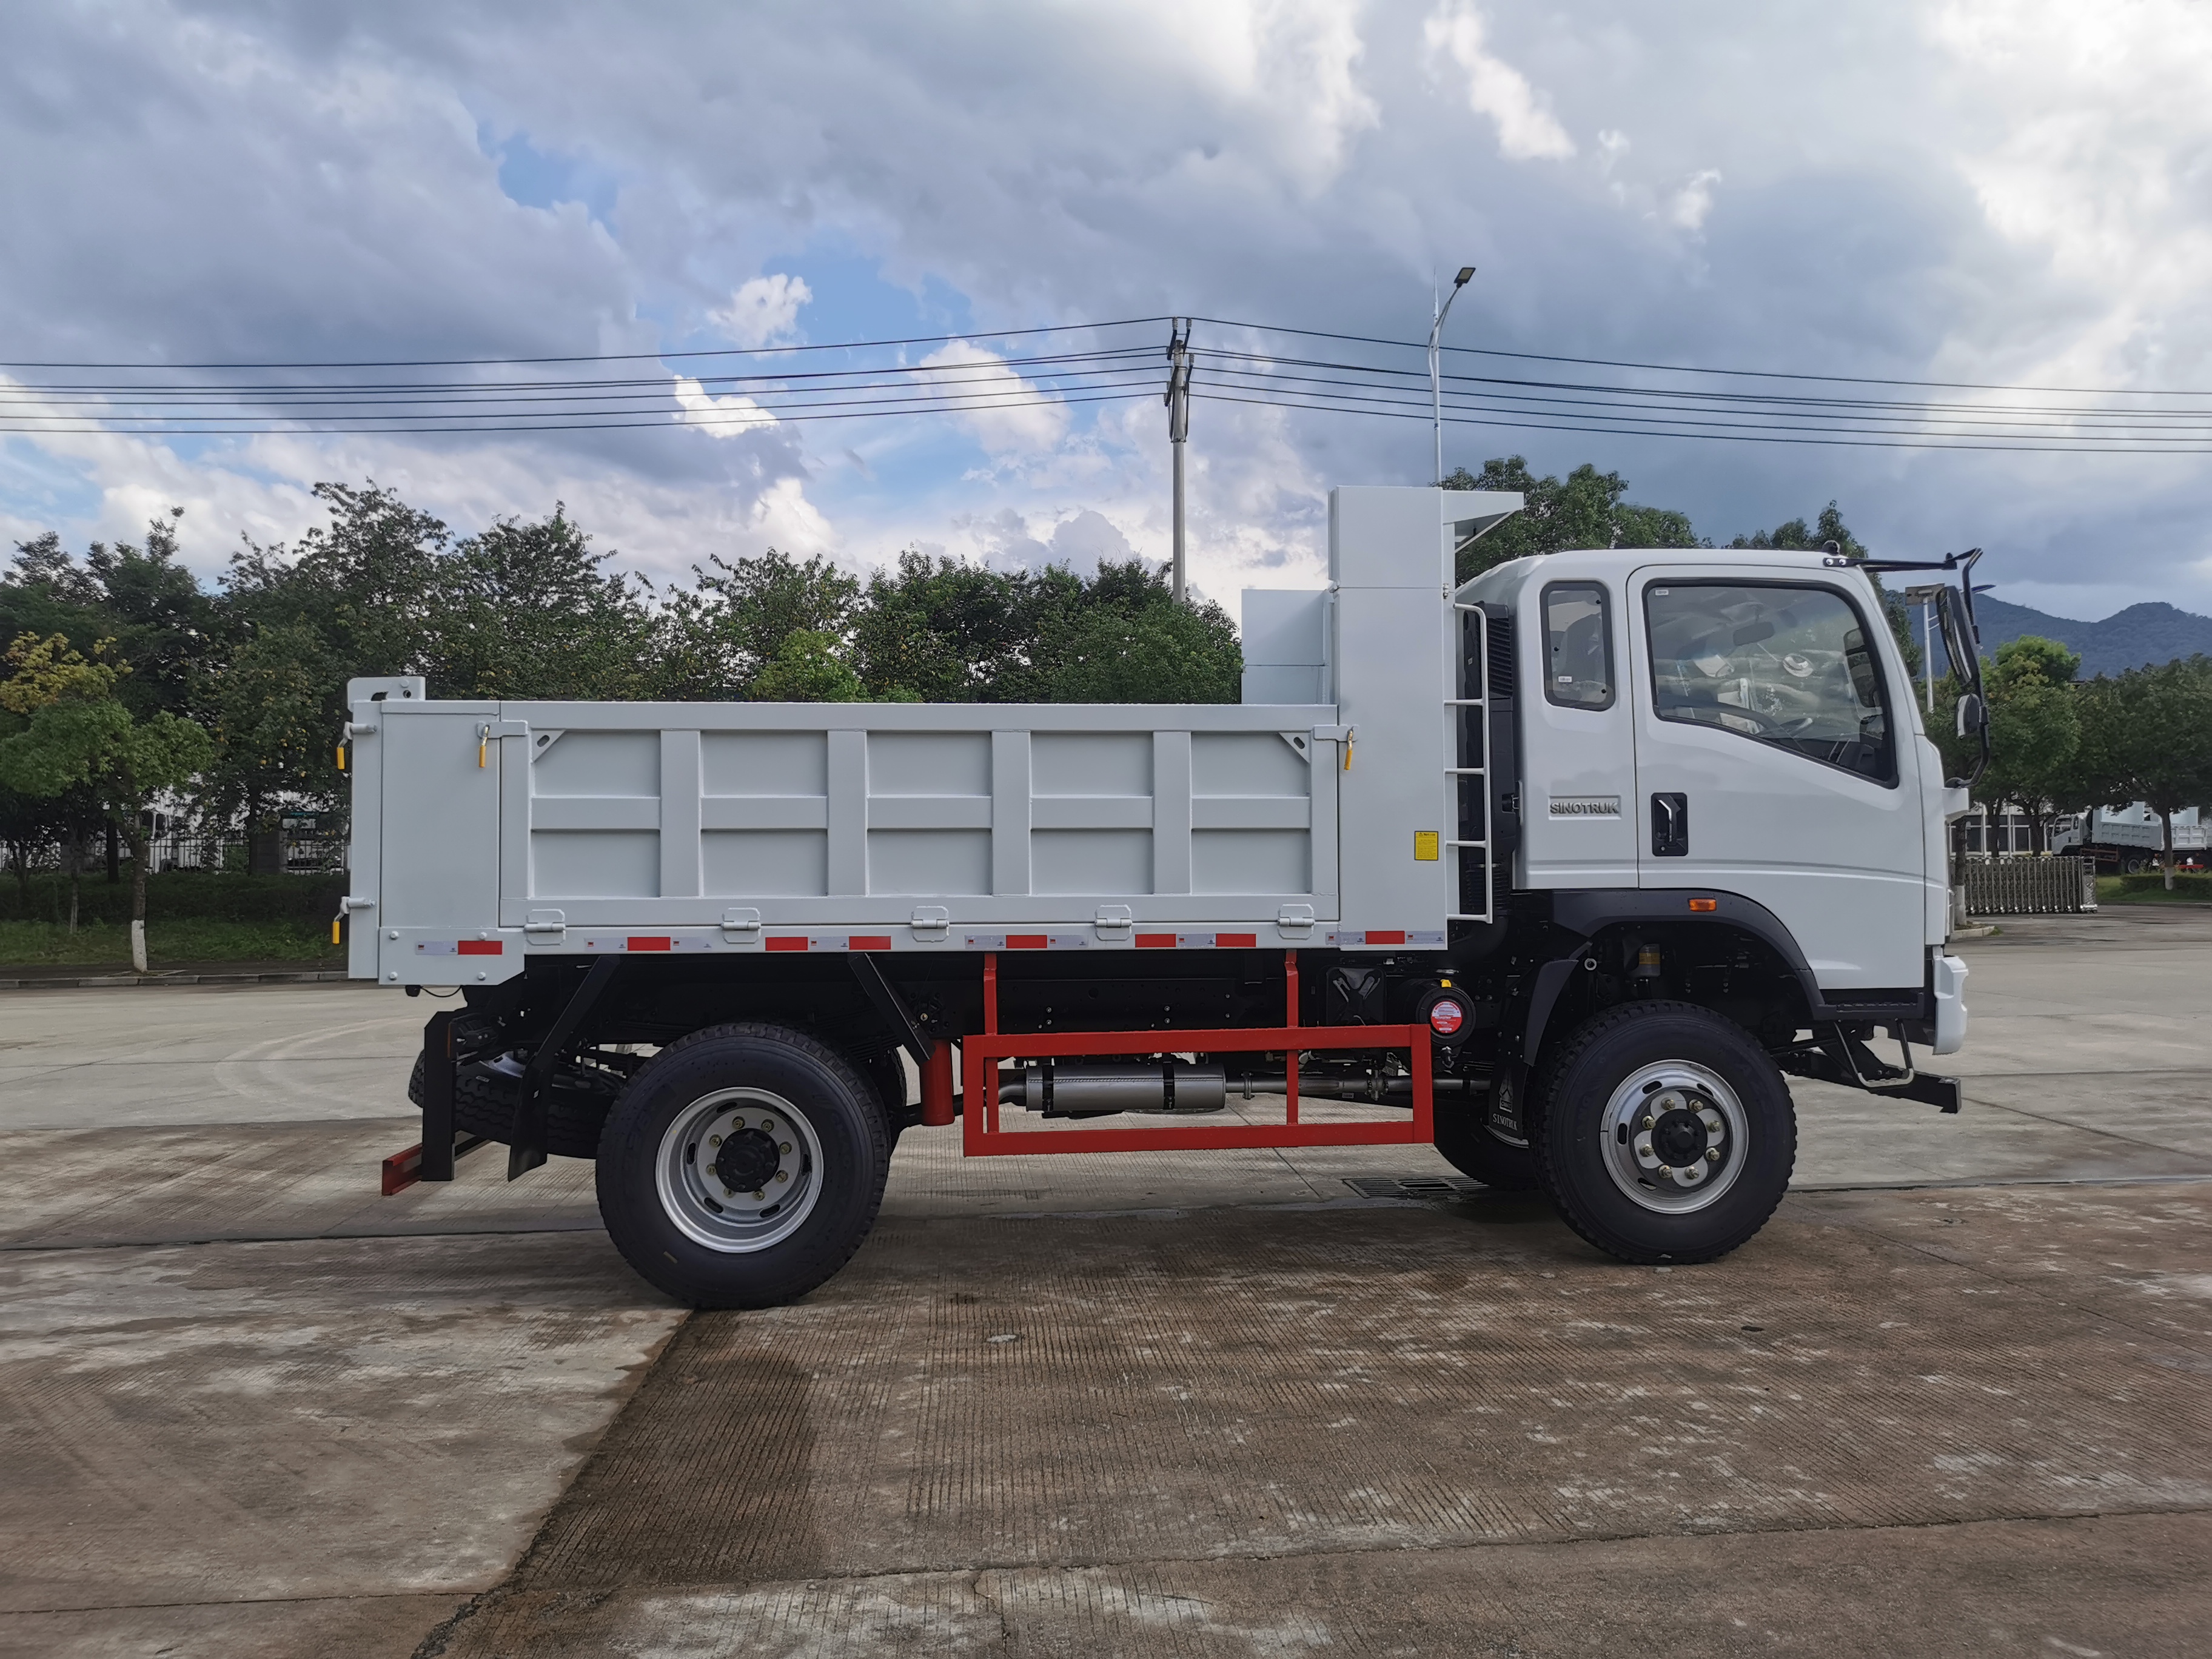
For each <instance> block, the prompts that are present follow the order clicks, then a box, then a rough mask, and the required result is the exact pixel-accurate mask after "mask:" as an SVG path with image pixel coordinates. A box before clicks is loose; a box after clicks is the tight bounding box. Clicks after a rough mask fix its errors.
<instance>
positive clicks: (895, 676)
mask: <svg viewBox="0 0 2212 1659" xmlns="http://www.w3.org/2000/svg"><path fill="white" fill-rule="evenodd" d="M1082 585H1083V584H1082V582H1081V581H1080V580H1079V578H1077V577H1076V576H1074V575H1073V574H1070V573H1068V572H1066V571H1065V570H1060V571H1050V572H1048V573H1046V574H1045V576H1044V577H1042V578H1040V577H1036V576H1033V575H1030V574H1029V573H1027V572H1022V573H1018V574H1006V573H1005V572H1001V571H996V570H990V569H986V568H983V567H981V566H980V565H972V564H967V563H964V562H962V561H960V560H958V559H952V558H946V557H945V556H941V555H940V556H938V557H936V558H934V559H933V558H931V557H930V556H929V555H927V554H926V553H923V552H921V551H919V550H915V549H913V548H909V549H908V550H906V551H905V552H903V553H902V554H900V555H899V559H898V563H897V564H896V566H894V567H893V568H890V569H887V570H878V571H876V572H875V573H874V574H872V575H871V576H870V577H869V578H868V585H867V589H866V593H865V595H864V596H863V598H862V600H861V603H860V607H859V609H858V611H857V612H856V614H855V615H854V618H853V645H854V659H855V661H856V662H857V664H858V665H859V668H860V678H861V681H862V683H863V684H865V685H866V687H867V689H868V695H869V696H872V697H877V698H897V697H900V696H912V697H914V698H917V699H919V700H920V701H921V702H1035V701H1037V700H1038V697H1039V695H1040V692H1039V688H1038V685H1037V682H1036V672H1037V667H1036V646H1037V639H1038V635H1039V633H1040V631H1041V629H1042V617H1043V613H1044V611H1045V610H1046V609H1047V607H1048V605H1051V604H1053V603H1054V597H1053V596H1054V595H1055V594H1056V595H1057V602H1058V603H1060V604H1061V605H1073V604H1075V603H1078V602H1079V601H1078V598H1077V596H1078V594H1079V591H1080V589H1081V587H1082Z"/></svg>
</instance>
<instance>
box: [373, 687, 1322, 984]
mask: <svg viewBox="0 0 2212 1659" xmlns="http://www.w3.org/2000/svg"><path fill="white" fill-rule="evenodd" d="M1334 714H1335V711H1334V708H1329V707H1327V706H1321V705H1313V706H1302V705H1279V706H1272V707H1266V708H1241V707H1224V706H1194V707H1185V706H1180V705H1176V706H1162V705H1150V706H1147V705H1115V706H1110V707H1101V706H1085V705H1072V706H1064V707H1061V706H1054V707H1014V706H1002V707H997V708H991V707H978V706H968V705H930V704H836V705H829V704H775V703H734V704H731V703H526V702H510V703H504V704H500V705H496V706H494V705H482V706H479V705H474V704H455V703H440V702H424V703H416V704H411V705H409V706H406V707H392V708H386V709H385V710H384V711H382V714H381V723H382V727H383V735H382V736H381V738H380V739H379V741H380V742H382V743H383V744H384V745H385V749H384V755H383V767H384V770H383V783H384V787H383V792H382V793H383V797H384V807H383V811H382V814H381V824H380V848H379V851H380V867H381V870H382V887H383V890H382V892H381V894H380V904H381V906H382V911H381V914H380V922H381V923H382V927H381V929H380V932H381V935H382V936H383V937H382V939H381V941H380V963H379V965H380V970H381V971H380V977H383V978H385V979H386V980H390V979H391V976H392V973H393V972H394V971H395V970H396V971H398V973H399V975H400V978H399V981H398V982H400V983H453V982H457V981H459V982H475V981H477V979H478V978H479V977H482V978H483V979H486V980H496V979H500V978H504V977H506V976H507V975H508V974H511V973H513V972H516V971H519V970H520V963H521V962H522V960H523V958H524V955H525V953H526V952H537V951H599V950H603V949H610V948H612V949H626V948H652V949H662V948H667V949H697V950H709V951H713V950H723V949H758V948H775V947H776V946H779V945H780V946H781V948H805V947H802V945H801V944H800V942H799V941H801V940H806V941H808V942H809V944H810V945H811V948H836V949H842V948H848V939H852V938H864V939H866V944H865V945H852V946H851V947H850V948H856V949H858V948H890V949H897V950H905V949H915V948H939V949H947V948H949V949H956V950H957V949H963V948H989V946H990V945H991V942H992V940H993V939H997V938H1001V937H1003V936H1005V935H1006V934H1008V933H1021V934H1023V935H1024V937H1026V936H1027V935H1028V933H1029V932H1030V930H1036V931H1037V932H1039V933H1049V934H1050V936H1051V938H1052V939H1053V941H1054V944H1055V945H1060V944H1067V945H1081V946H1082V947H1083V948H1103V947H1109V946H1113V945H1127V946H1129V947H1131V948H1136V946H1137V945H1139V938H1138V936H1139V934H1147V935H1149V936H1150V937H1151V938H1152V939H1153V940H1154V941H1155V942H1157V941H1158V939H1160V938H1161V937H1162V933H1161V931H1160V930H1166V931H1167V932H1171V933H1175V934H1176V938H1177V939H1178V940H1179V942H1182V943H1185V944H1193V945H1202V944H1209V943H1212V934H1213V933H1214V931H1216V930H1224V929H1230V930H1242V931H1243V932H1249V933H1251V934H1252V935H1253V938H1252V939H1250V940H1245V939H1241V938H1239V939H1235V940H1234V941H1233V942H1235V943H1259V944H1266V945H1279V944H1285V943H1301V944H1319V943H1323V942H1325V940H1326V935H1327V933H1328V924H1329V923H1330V922H1331V921H1333V920H1334V917H1335V915H1336V914H1337V905H1336V896H1337V887H1338V879H1337V866H1338V857H1337V784H1338V772H1337V765H1338V746H1337V744H1336V742H1335V740H1334V738H1333V737H1330V736H1328V735H1327V732H1328V730H1329V729H1330V728H1331V727H1332V726H1333V724H1334ZM1316 727H1319V728H1321V729H1322V732H1323V735H1322V736H1319V737H1316V734H1315V733H1316ZM480 750H481V759H482V763H481V764H480V763H479V759H480ZM917 923H919V924H920V925H919V926H917ZM1102 924H1103V925H1102ZM395 932H396V933H398V934H399V935H400V937H399V938H398V939H391V938H390V937H389V936H390V935H391V934H392V933H395ZM478 932H483V933H486V934H487V936H488V937H487V939H485V940H477V939H475V937H474V936H475V935H476V934H477V933H478ZM780 932H781V933H783V934H784V935H785V937H783V938H781V939H778V938H776V937H775V936H777V935H778V934H779V933H780ZM641 935H644V936H647V944H646V945H643V946H638V945H637V937H638V936H641ZM664 938H665V939H666V940H667V943H666V944H665V945H664V944H662V943H660V942H659V941H660V940H661V939H664ZM492 942H497V944H498V945H499V948H498V949H497V950H496V951H495V950H493V949H491V948H489V946H490V944H491V943H492ZM453 954H458V955H459V957H474V958H477V959H476V960H472V961H467V962H456V963H446V962H444V961H443V960H442V957H444V956H446V955H453ZM433 958H440V959H438V960H433ZM463 969H465V971H461V970H463Z"/></svg>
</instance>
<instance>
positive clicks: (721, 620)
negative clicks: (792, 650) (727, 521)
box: [654, 548, 860, 698]
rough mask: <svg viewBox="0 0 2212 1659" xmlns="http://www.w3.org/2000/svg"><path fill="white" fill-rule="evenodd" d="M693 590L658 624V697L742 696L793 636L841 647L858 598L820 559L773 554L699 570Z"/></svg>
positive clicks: (673, 600)
mask: <svg viewBox="0 0 2212 1659" xmlns="http://www.w3.org/2000/svg"><path fill="white" fill-rule="evenodd" d="M692 574H693V575H694V576H695V577H696V578H697V584H698V585H697V586H696V587H694V588H679V589H678V590H677V591H676V592H672V593H671V594H670V595H669V596H668V599H667V603H666V605H665V606H664V608H663V610H662V611H661V614H660V618H659V648H658V656H657V661H656V665H655V669H654V678H655V680H656V683H657V687H658V690H657V695H659V696H666V697H680V698H742V697H748V696H756V695H757V693H756V692H755V690H754V682H755V681H757V679H758V678H760V676H761V675H762V674H763V673H764V672H765V671H767V670H768V668H769V665H770V664H772V663H774V662H775V660H776V659H777V657H778V656H779V654H780V653H781V652H782V650H783V647H784V642H785V641H787V640H788V639H789V638H790V637H791V636H792V635H793V634H794V633H813V634H824V635H829V637H830V638H832V639H834V640H836V641H843V640H844V638H845V636H846V635H847V633H848V631H849V629H851V626H852V623H853V618H854V606H855V605H857V604H858V602H859V600H860V581H859V580H858V579H857V578H855V577H854V576H851V575H848V574H846V573H845V572H843V571H842V570H840V569H838V568H836V566H835V565H833V564H832V563H830V562H829V560H827V559H825V558H823V557H822V556H820V555H819V554H817V555H815V556H812V557H810V558H808V559H806V560H805V561H800V560H798V559H794V558H793V557H792V556H790V555H789V554H788V553H781V552H778V551H777V550H775V548H770V549H769V550H768V551H767V552H765V553H762V554H759V555H757V556H752V557H750V558H738V559H724V558H722V557H720V556H719V555H718V556H714V557H712V558H710V559H709V560H708V566H707V567H702V566H698V565H694V566H693V567H692Z"/></svg>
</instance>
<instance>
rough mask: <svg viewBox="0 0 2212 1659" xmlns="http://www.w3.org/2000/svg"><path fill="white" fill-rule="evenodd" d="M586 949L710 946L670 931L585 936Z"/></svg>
mask: <svg viewBox="0 0 2212 1659" xmlns="http://www.w3.org/2000/svg"><path fill="white" fill-rule="evenodd" d="M584 948H585V949H586V951H629V952H631V953H633V954H635V955H640V956H642V955H645V954H647V952H652V953H655V954H657V953H659V952H660V951H705V950H708V949H710V948H712V947H711V946H710V945H708V941H707V940H705V939H679V938H678V937H677V936H676V935H674V934H672V933H625V934H623V935H622V936H621V937H619V938H615V937H608V938H605V939H595V938H587V939H585V941H584Z"/></svg>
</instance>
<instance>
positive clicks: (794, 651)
mask: <svg viewBox="0 0 2212 1659" xmlns="http://www.w3.org/2000/svg"><path fill="white" fill-rule="evenodd" d="M752 695H753V697H754V698H755V699H756V700H757V701H758V702H860V699H861V696H862V695H863V693H862V691H861V688H860V676H859V675H858V674H855V673H854V671H853V669H852V665H851V664H849V663H848V662H847V661H846V660H845V659H844V658H843V657H842V655H840V654H839V649H838V641H837V636H836V635H835V634H829V633H825V632H823V630H822V629H818V628H795V629H793V630H792V631H791V632H790V633H788V634H787V635H784V637H783V643H782V644H781V646H779V647H777V648H776V653H775V657H774V658H773V659H770V661H769V665H768V666H767V667H765V668H763V669H762V670H761V671H760V672H759V673H758V674H757V675H756V676H754V678H753V684H752Z"/></svg>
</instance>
